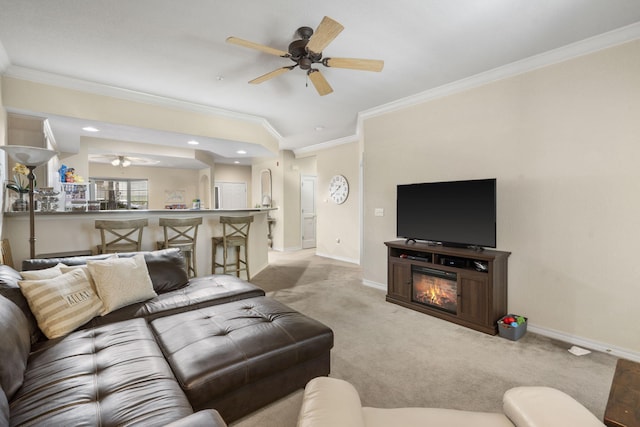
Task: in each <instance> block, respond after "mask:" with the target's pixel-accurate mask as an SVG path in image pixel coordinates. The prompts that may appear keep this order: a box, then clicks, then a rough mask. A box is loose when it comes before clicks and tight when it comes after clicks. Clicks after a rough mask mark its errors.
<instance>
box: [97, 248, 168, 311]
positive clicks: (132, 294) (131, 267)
mask: <svg viewBox="0 0 640 427" xmlns="http://www.w3.org/2000/svg"><path fill="white" fill-rule="evenodd" d="M87 267H89V272H90V273H91V277H93V281H94V283H95V285H96V290H97V292H98V296H99V297H100V299H101V300H102V303H103V304H104V308H105V310H104V312H103V313H102V315H103V316H104V315H105V314H107V313H110V312H112V311H114V310H117V309H118V308H120V307H124V306H126V305H129V304H133V303H134V302H139V301H146V300H148V299H150V298H154V297H156V296H158V295H157V294H156V292H155V291H154V290H153V283H152V282H151V277H149V270H148V269H147V263H146V262H145V261H144V255H143V254H137V255H134V256H132V257H130V258H110V259H106V260H100V261H87Z"/></svg>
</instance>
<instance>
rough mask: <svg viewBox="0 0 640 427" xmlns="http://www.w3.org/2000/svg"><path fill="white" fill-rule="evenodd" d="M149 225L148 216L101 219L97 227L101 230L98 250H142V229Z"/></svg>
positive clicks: (106, 251) (114, 251) (109, 251)
mask: <svg viewBox="0 0 640 427" xmlns="http://www.w3.org/2000/svg"><path fill="white" fill-rule="evenodd" d="M147 225H149V220H148V219H147V218H141V219H124V220H110V219H99V220H96V222H95V227H96V228H97V229H98V230H100V239H101V244H100V246H98V252H99V253H102V254H107V253H116V252H139V251H140V250H142V231H143V230H144V227H146V226H147Z"/></svg>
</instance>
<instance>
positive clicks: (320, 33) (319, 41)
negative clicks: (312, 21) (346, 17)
mask: <svg viewBox="0 0 640 427" xmlns="http://www.w3.org/2000/svg"><path fill="white" fill-rule="evenodd" d="M342 30H344V27H343V26H342V25H340V23H338V22H336V21H334V20H333V19H331V18H329V17H328V16H325V17H324V18H322V21H321V22H320V25H318V28H317V29H316V31H315V33H313V35H312V36H311V38H310V39H309V43H307V50H308V51H309V52H313V53H322V51H323V50H324V48H325V47H327V46H328V45H329V43H331V42H332V41H333V39H335V38H336V37H337V36H338V34H340V32H341V31H342Z"/></svg>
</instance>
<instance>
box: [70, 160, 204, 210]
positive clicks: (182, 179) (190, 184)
mask: <svg viewBox="0 0 640 427" xmlns="http://www.w3.org/2000/svg"><path fill="white" fill-rule="evenodd" d="M70 165H71V164H68V165H67V166H70ZM89 176H90V177H97V178H136V179H148V180H149V209H164V206H165V191H177V190H183V191H184V194H185V203H186V204H187V207H189V208H190V207H191V205H192V201H193V199H195V198H197V197H199V196H198V181H199V179H200V175H199V171H198V170H197V169H173V168H156V167H148V166H129V167H127V168H120V167H115V166H112V165H110V164H103V163H90V164H89Z"/></svg>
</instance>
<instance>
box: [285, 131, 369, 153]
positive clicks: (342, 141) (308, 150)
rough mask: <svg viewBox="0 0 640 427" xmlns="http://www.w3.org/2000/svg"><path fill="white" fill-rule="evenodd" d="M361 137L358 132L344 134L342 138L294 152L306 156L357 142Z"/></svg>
mask: <svg viewBox="0 0 640 427" xmlns="http://www.w3.org/2000/svg"><path fill="white" fill-rule="evenodd" d="M358 139H359V135H358V132H356V133H355V134H353V135H348V136H344V137H342V138H337V139H332V140H330V141H325V142H320V143H318V144H314V145H309V146H306V147H302V148H297V149H295V150H293V154H294V155H295V156H296V157H298V156H304V155H306V154H309V153H312V152H314V151H319V150H326V149H328V148H332V147H337V146H338V145H343V144H349V143H351V142H357V141H358Z"/></svg>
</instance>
